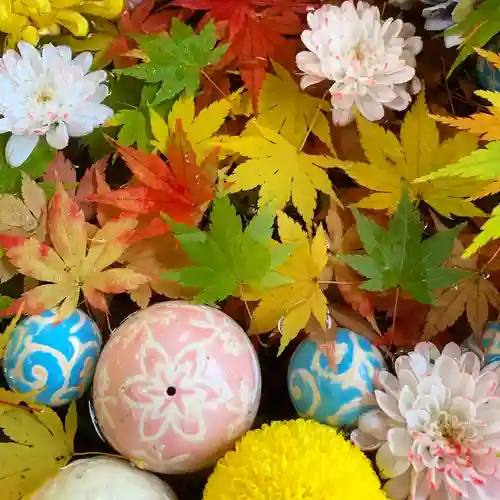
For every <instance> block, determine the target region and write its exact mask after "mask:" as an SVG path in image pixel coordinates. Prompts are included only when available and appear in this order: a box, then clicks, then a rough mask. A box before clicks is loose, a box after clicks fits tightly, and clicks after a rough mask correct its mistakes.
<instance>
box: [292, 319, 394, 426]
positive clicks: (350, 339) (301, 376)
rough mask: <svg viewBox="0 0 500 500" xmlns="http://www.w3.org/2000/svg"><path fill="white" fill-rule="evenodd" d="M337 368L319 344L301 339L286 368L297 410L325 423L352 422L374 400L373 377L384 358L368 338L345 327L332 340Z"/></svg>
mask: <svg viewBox="0 0 500 500" xmlns="http://www.w3.org/2000/svg"><path fill="white" fill-rule="evenodd" d="M335 360H336V371H333V370H332V369H331V368H330V366H329V364H328V359H327V357H326V356H325V355H324V353H323V351H322V350H321V348H320V346H319V345H318V344H316V343H315V342H313V341H311V340H308V339H306V340H304V341H303V342H302V343H301V344H300V345H299V346H298V347H297V350H296V351H295V353H294V355H293V356H292V359H291V360H290V365H289V368H288V390H289V393H290V397H291V399H292V402H293V404H294V406H295V409H296V410H297V413H298V414H299V415H300V416H302V417H306V418H313V419H314V420H317V421H318V422H321V423H324V424H328V425H333V426H336V425H351V424H354V423H355V422H356V420H357V419H358V417H359V415H361V413H363V412H365V411H367V410H368V409H370V408H372V406H373V404H374V399H373V391H374V377H375V375H376V373H377V371H378V370H380V369H382V368H383V367H385V363H384V360H383V358H382V356H381V354H380V352H379V351H378V349H377V348H376V347H375V346H373V345H372V344H371V343H370V342H369V341H368V340H367V339H365V338H364V337H362V336H360V335H357V334H356V333H354V332H351V331H350V330H346V329H344V328H341V329H339V331H338V334H337V341H336V344H335Z"/></svg>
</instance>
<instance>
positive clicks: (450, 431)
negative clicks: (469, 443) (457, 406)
mask: <svg viewBox="0 0 500 500" xmlns="http://www.w3.org/2000/svg"><path fill="white" fill-rule="evenodd" d="M437 427H438V430H439V432H440V434H441V436H443V438H444V439H446V440H447V441H449V442H452V443H456V442H462V440H463V438H464V437H465V436H464V434H465V430H464V428H463V425H462V423H461V422H460V421H459V419H458V418H457V416H456V415H453V414H451V413H448V412H447V411H442V412H440V413H439V417H438V421H437Z"/></svg>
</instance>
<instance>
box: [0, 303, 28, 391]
mask: <svg viewBox="0 0 500 500" xmlns="http://www.w3.org/2000/svg"><path fill="white" fill-rule="evenodd" d="M22 312H23V306H21V307H20V308H19V309H18V310H17V313H16V314H15V316H14V317H13V318H12V319H11V320H10V323H9V324H8V326H7V328H6V329H5V330H4V332H3V334H2V336H0V359H2V358H3V355H4V353H5V349H7V344H8V343H9V340H10V337H11V336H12V334H13V333H14V330H15V329H16V326H17V323H18V322H19V318H20V317H21V314H22ZM0 399H1V398H0Z"/></svg>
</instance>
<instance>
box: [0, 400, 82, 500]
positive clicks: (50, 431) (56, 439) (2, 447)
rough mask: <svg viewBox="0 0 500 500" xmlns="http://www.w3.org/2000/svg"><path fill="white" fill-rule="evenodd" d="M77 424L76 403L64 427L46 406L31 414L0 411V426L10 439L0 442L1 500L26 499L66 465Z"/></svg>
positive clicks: (16, 409)
mask: <svg viewBox="0 0 500 500" xmlns="http://www.w3.org/2000/svg"><path fill="white" fill-rule="evenodd" d="M0 406H1V404H0ZM4 409H5V407H4ZM76 421H77V418H76V406H75V403H72V404H71V405H70V407H69V410H68V414H67V416H66V422H65V427H63V424H62V422H61V420H60V419H59V417H58V416H57V413H55V411H54V410H52V409H50V408H47V407H43V408H42V409H41V410H40V411H30V410H29V409H28V408H26V407H21V406H19V407H11V406H8V409H7V410H6V411H3V412H0V427H1V428H2V430H3V433H4V434H5V436H6V437H7V438H9V440H10V441H9V442H3V443H0V489H1V491H2V499H4V500H18V499H20V498H27V496H29V494H30V493H31V492H33V491H35V490H37V489H38V488H39V487H40V486H41V485H42V484H43V483H44V482H45V481H46V480H47V479H48V478H50V477H51V476H53V475H55V474H57V473H58V472H59V470H60V469H61V467H63V466H65V465H66V464H67V463H68V462H69V460H70V459H71V457H72V455H73V440H74V437H75V433H76Z"/></svg>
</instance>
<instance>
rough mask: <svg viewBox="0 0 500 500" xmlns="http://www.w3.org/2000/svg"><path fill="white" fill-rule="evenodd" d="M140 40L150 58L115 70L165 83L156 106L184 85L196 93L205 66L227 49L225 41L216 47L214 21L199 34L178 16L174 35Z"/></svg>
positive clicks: (151, 81) (174, 23)
mask: <svg viewBox="0 0 500 500" xmlns="http://www.w3.org/2000/svg"><path fill="white" fill-rule="evenodd" d="M137 41H138V42H139V47H140V49H141V50H142V51H143V52H145V54H146V55H147V57H148V59H149V60H148V62H145V63H142V64H139V65H137V66H133V67H131V68H126V69H120V70H115V72H116V73H121V74H125V75H130V76H133V77H134V78H138V79H140V80H145V81H146V82H149V83H161V86H160V89H159V91H158V93H157V94H156V97H155V99H154V101H153V103H152V105H153V106H156V105H158V104H160V103H162V102H163V101H165V100H167V99H172V98H174V97H175V96H177V95H179V94H180V93H181V92H182V91H183V90H184V89H185V90H186V91H187V93H188V94H189V95H194V94H195V93H196V91H197V90H198V88H199V86H200V75H201V72H202V71H203V69H204V68H205V67H206V66H209V65H211V64H215V63H216V62H218V61H219V60H220V59H221V57H222V56H223V55H224V53H225V52H226V50H227V46H225V45H219V46H218V47H215V44H216V43H217V34H216V31H215V24H214V22H213V21H212V22H210V23H208V24H207V25H206V26H205V27H204V28H203V29H202V30H201V32H200V33H199V34H196V33H195V32H194V30H193V28H191V27H190V26H187V25H186V24H183V23H182V22H181V21H179V20H177V19H174V20H173V22H172V29H171V30H170V36H168V35H164V34H162V35H146V36H138V37H137Z"/></svg>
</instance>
